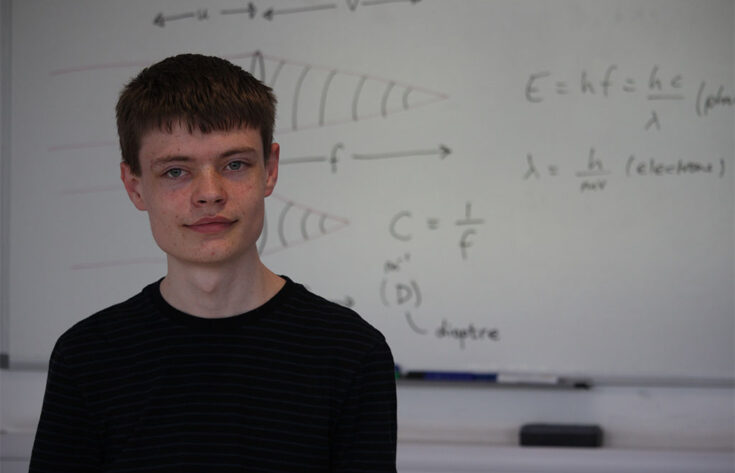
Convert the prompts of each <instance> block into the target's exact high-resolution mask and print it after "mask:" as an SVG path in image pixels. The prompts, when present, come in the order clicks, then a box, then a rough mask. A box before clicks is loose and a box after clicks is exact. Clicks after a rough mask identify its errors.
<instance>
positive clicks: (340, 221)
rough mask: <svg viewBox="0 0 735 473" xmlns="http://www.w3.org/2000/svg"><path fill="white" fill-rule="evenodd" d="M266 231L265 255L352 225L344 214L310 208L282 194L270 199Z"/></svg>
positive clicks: (261, 247)
mask: <svg viewBox="0 0 735 473" xmlns="http://www.w3.org/2000/svg"><path fill="white" fill-rule="evenodd" d="M267 202H268V204H267V206H266V207H267V209H268V212H267V214H266V218H265V222H264V223H263V231H262V233H261V234H260V239H259V240H258V253H260V254H261V256H266V255H269V254H273V253H277V252H279V251H283V250H286V249H288V248H291V247H294V246H298V245H302V244H304V243H308V242H310V241H313V240H315V239H317V238H320V237H323V236H326V235H329V234H331V233H334V232H337V231H339V230H341V229H343V228H345V227H347V226H348V225H349V221H348V220H347V219H345V218H342V217H337V216H334V215H330V214H328V213H326V212H322V211H319V210H317V209H314V208H311V207H307V206H305V205H302V204H299V203H296V202H294V201H293V200H290V199H287V198H285V197H283V196H281V195H278V194H273V195H271V196H270V197H269V198H268V200H267Z"/></svg>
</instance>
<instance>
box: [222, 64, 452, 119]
mask: <svg viewBox="0 0 735 473" xmlns="http://www.w3.org/2000/svg"><path fill="white" fill-rule="evenodd" d="M228 59H230V60H231V61H233V62H237V63H238V64H239V65H240V66H241V67H243V69H246V70H248V71H250V73H251V74H253V75H254V76H255V77H257V78H258V79H260V80H261V81H262V82H264V83H266V84H267V85H269V86H270V87H271V88H272V89H273V90H274V92H275V94H276V97H278V104H279V121H278V124H277V129H276V132H277V133H285V132H293V131H298V130H304V129H310V128H318V127H324V126H330V125H336V124H342V123H349V122H357V121H361V120H365V119H369V118H377V117H388V116H389V115H392V114H395V113H399V112H405V111H409V110H412V109H415V108H418V107H422V106H425V105H429V104H433V103H436V102H440V101H442V100H446V99H447V98H448V97H447V95H445V94H442V93H439V92H435V91H431V90H429V89H426V88H422V87H419V86H415V85H410V84H407V83H403V82H399V81H395V80H391V79H385V78H380V77H376V76H373V75H370V74H363V73H358V72H349V71H344V70H340V69H336V68H330V67H325V66H317V65H313V64H306V63H300V62H295V61H289V60H286V59H281V58H276V57H272V56H267V55H264V54H262V53H261V52H260V51H256V52H253V53H247V54H241V55H236V56H230V57H228Z"/></svg>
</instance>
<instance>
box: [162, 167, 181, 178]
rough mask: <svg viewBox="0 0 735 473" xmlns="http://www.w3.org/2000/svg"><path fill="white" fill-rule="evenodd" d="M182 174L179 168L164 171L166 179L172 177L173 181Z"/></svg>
mask: <svg viewBox="0 0 735 473" xmlns="http://www.w3.org/2000/svg"><path fill="white" fill-rule="evenodd" d="M183 174H184V170H183V169H180V168H173V169H169V170H168V171H166V177H172V178H174V179H175V178H177V177H181V176H182V175H183Z"/></svg>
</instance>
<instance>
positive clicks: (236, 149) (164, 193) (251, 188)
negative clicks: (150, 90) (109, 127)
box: [121, 125, 279, 265]
mask: <svg viewBox="0 0 735 473" xmlns="http://www.w3.org/2000/svg"><path fill="white" fill-rule="evenodd" d="M139 157H140V166H141V173H140V176H134V175H133V174H132V173H131V172H130V168H129V167H128V166H127V165H126V164H124V163H123V164H122V165H121V173H122V176H121V177H122V180H123V182H124V183H125V189H126V190H127V191H128V195H129V196H130V200H131V201H132V202H133V204H135V206H136V207H137V208H138V209H139V210H145V211H147V212H148V217H149V219H150V223H151V230H152V232H153V237H154V239H155V240H156V243H158V246H160V247H161V249H162V250H163V251H164V252H166V254H167V255H168V257H169V258H174V259H176V260H178V261H179V262H182V263H194V264H200V265H201V264H205V265H218V264H220V265H221V264H224V263H228V262H233V261H236V260H240V261H242V262H247V261H255V258H257V248H256V241H257V239H258V237H259V236H260V232H261V230H262V228H263V219H264V212H265V208H264V198H265V197H267V196H269V195H270V194H271V193H272V192H273V188H274V187H275V185H276V180H277V179H278V158H279V147H278V145H277V144H275V143H274V144H273V145H272V147H271V152H270V157H269V159H268V163H267V164H266V163H264V160H263V145H262V142H261V137H260V133H259V132H258V130H253V129H250V128H244V129H235V130H232V131H226V132H212V133H208V134H202V133H201V132H199V131H195V132H194V133H189V132H188V131H187V129H186V128H185V127H181V126H180V125H179V126H175V127H174V128H173V130H172V132H171V133H167V132H163V131H159V130H153V131H150V132H148V133H147V134H146V135H144V136H143V139H142V141H141V146H140V152H139Z"/></svg>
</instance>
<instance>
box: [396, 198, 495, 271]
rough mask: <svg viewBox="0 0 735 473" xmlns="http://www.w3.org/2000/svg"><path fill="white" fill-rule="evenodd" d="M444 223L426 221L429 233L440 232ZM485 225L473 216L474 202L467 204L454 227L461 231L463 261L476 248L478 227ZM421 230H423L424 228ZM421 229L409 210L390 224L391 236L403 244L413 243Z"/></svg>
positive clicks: (428, 219)
mask: <svg viewBox="0 0 735 473" xmlns="http://www.w3.org/2000/svg"><path fill="white" fill-rule="evenodd" d="M442 223H443V221H442V220H441V219H439V218H437V217H428V218H426V219H425V224H426V227H425V228H426V230H428V231H434V230H438V229H439V228H440V227H441V224H442ZM484 224H485V220H484V219H481V218H476V217H473V216H472V202H467V203H466V204H465V210H464V216H463V217H461V218H459V219H457V220H454V221H453V225H454V226H456V227H458V228H459V229H460V230H461V231H460V232H459V233H458V239H457V242H458V246H459V251H460V254H461V256H462V259H463V260H466V259H467V257H468V254H469V249H470V248H471V247H472V246H474V245H473V243H474V237H475V235H477V229H478V227H479V226H481V225H484ZM420 228H423V226H422V227H420ZM420 228H417V227H416V224H415V221H414V216H413V212H411V211H409V210H402V211H400V212H398V213H397V214H395V215H394V216H393V218H392V219H391V220H390V223H389V224H388V232H389V233H390V235H391V236H392V237H393V238H395V239H396V240H398V241H403V242H409V241H411V240H412V239H413V237H414V232H416V231H417V230H418V229H420Z"/></svg>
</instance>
